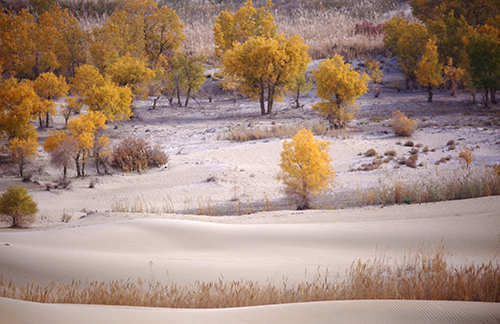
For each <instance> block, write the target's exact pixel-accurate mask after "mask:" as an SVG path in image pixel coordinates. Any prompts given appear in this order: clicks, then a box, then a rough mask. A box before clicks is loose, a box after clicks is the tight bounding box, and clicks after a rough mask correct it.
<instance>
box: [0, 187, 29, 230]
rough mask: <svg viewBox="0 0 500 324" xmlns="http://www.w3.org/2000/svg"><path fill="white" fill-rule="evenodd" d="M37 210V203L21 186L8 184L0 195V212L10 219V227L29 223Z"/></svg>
mask: <svg viewBox="0 0 500 324" xmlns="http://www.w3.org/2000/svg"><path fill="white" fill-rule="evenodd" d="M37 212H38V207H37V203H36V202H35V201H33V198H32V197H31V196H30V195H29V194H28V191H27V190H26V188H24V187H23V186H19V185H13V186H10V187H9V188H8V189H7V190H6V191H5V192H4V193H3V194H2V196H0V214H3V215H6V216H7V217H10V218H11V219H12V227H22V226H27V225H30V224H31V223H33V222H34V221H35V214H36V213H37Z"/></svg>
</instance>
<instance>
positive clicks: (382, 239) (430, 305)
mask: <svg viewBox="0 0 500 324" xmlns="http://www.w3.org/2000/svg"><path fill="white" fill-rule="evenodd" d="M386 68H387V69H388V70H387V71H386V74H387V78H386V80H387V81H388V82H389V84H388V85H386V86H385V87H384V88H383V92H382V95H381V97H380V98H373V95H372V94H366V95H365V96H364V97H363V98H362V99H361V100H360V101H359V103H360V105H361V111H360V114H359V115H358V117H357V119H356V120H355V121H353V123H352V126H353V127H352V128H350V129H349V130H348V131H347V132H345V133H341V134H339V135H338V136H324V137H323V138H324V139H327V140H329V141H330V142H331V146H330V155H331V157H332V160H333V167H334V169H335V170H336V172H337V180H336V186H335V187H334V189H333V192H332V195H338V196H341V197H346V199H347V198H351V199H352V198H353V197H350V195H353V194H352V193H353V192H355V190H356V189H360V188H366V187H370V186H377V185H381V184H388V183H391V182H393V181H396V180H398V179H423V178H426V177H435V178H439V177H448V178H449V177H453V175H454V173H456V172H464V171H463V169H461V168H460V165H459V161H458V154H459V152H460V150H461V147H462V145H463V144H465V145H467V146H468V147H469V148H474V153H475V161H474V166H475V167H483V166H488V165H493V164H495V163H497V162H498V161H499V160H500V131H499V128H498V126H495V118H498V117H497V116H498V115H497V114H498V112H497V110H495V109H492V110H489V111H485V110H483V109H481V108H479V106H478V105H471V104H470V97H469V96H468V95H467V94H460V95H459V96H458V97H451V96H449V95H448V92H447V91H446V90H442V91H439V92H438V93H436V95H435V102H434V103H432V104H429V103H427V102H426V93H425V92H422V91H415V92H401V93H397V92H396V91H395V90H394V89H393V88H392V87H391V86H390V84H391V82H392V81H393V80H394V78H396V77H397V73H394V72H392V70H391V69H394V70H396V67H394V65H391V64H389V63H387V66H386ZM391 78H392V79H391ZM317 100H318V99H317V98H316V97H315V96H314V92H313V91H312V92H310V93H308V94H306V95H305V96H304V99H303V103H304V107H302V108H299V109H294V108H291V103H290V100H288V101H285V102H283V103H280V104H278V105H277V109H276V112H277V113H276V114H275V115H271V116H264V117H262V116H260V115H259V108H258V105H257V104H256V103H254V102H250V101H248V100H239V101H237V102H236V103H233V102H232V100H230V99H227V98H224V97H218V98H216V100H215V101H214V102H212V103H209V102H208V101H207V100H206V99H205V98H204V97H203V96H200V98H199V100H198V102H199V103H195V102H192V103H191V105H190V107H187V108H184V107H182V108H179V107H170V106H167V103H166V101H161V102H160V107H159V109H158V110H156V111H152V110H150V109H149V108H150V107H151V102H150V101H148V102H141V103H138V104H137V108H136V118H134V119H133V120H131V121H129V122H123V123H117V124H111V125H109V130H108V135H109V136H110V137H111V138H112V141H113V143H114V144H116V143H118V142H119V141H120V140H121V139H122V138H124V137H126V136H129V135H130V136H139V137H142V138H145V139H147V140H150V141H151V142H153V143H158V144H160V145H161V147H162V148H163V149H164V150H165V152H167V153H168V154H169V155H170V159H169V162H168V164H167V165H166V166H164V167H162V168H160V169H154V170H149V171H148V172H147V173H144V174H141V175H139V174H136V173H134V174H124V173H121V172H118V171H113V174H112V175H106V176H97V175H96V174H95V171H94V168H93V166H91V165H90V166H88V167H87V170H88V176H87V177H85V178H83V179H76V178H72V179H71V181H72V183H71V185H70V187H69V189H52V190H50V191H47V190H46V189H45V185H46V184H47V183H53V182H55V181H57V180H58V178H60V177H61V172H60V170H56V169H54V168H52V167H51V166H50V165H49V164H48V158H47V156H46V155H45V154H44V153H43V152H40V153H41V156H40V157H39V159H38V164H39V165H44V167H43V168H38V167H35V166H31V170H37V171H36V172H34V175H33V177H32V180H33V181H35V182H36V183H24V184H25V185H27V186H28V187H29V188H30V194H31V195H32V196H33V198H34V199H35V200H36V201H37V203H38V206H39V209H40V212H39V214H38V215H39V219H38V220H37V221H36V222H35V224H33V226H32V228H31V229H9V228H7V226H8V223H6V222H5V223H3V225H4V228H2V229H1V232H0V273H1V274H2V276H3V280H4V281H5V280H13V281H14V282H17V283H21V282H23V281H25V280H31V278H34V279H35V281H36V282H37V283H39V284H47V283H48V282H50V281H56V282H70V281H71V280H73V279H75V280H82V281H84V280H85V279H87V278H92V279H97V280H103V281H108V280H119V279H127V278H132V279H133V280H136V279H137V278H141V279H143V280H150V279H154V280H157V281H160V282H164V283H170V282H175V283H179V284H189V283H192V282H194V281H196V280H202V281H210V280H217V279H218V278H219V277H221V276H223V277H224V278H226V279H228V280H233V279H234V280H240V279H245V280H256V281H260V282H266V280H281V279H282V278H283V277H287V278H288V279H289V280H291V281H302V280H311V279H312V278H313V277H314V275H316V274H317V273H318V272H319V273H321V274H325V273H326V272H327V271H328V273H329V274H330V276H331V278H332V280H334V279H337V278H342V277H343V276H344V274H345V270H346V269H347V268H348V267H349V266H350V265H351V263H352V262H353V261H355V260H357V259H359V258H361V259H362V260H369V259H372V260H373V259H374V258H375V257H381V256H383V257H385V258H386V259H387V261H388V262H394V260H398V258H399V257H400V256H401V255H402V254H404V253H407V252H408V250H409V249H418V248H419V247H422V246H430V245H439V244H441V243H443V244H444V245H445V247H446V249H447V251H448V252H449V253H450V259H449V260H450V262H452V263H453V264H457V265H460V264H465V263H469V262H474V263H482V262H489V261H491V260H493V262H498V256H497V255H498V252H499V249H500V242H499V239H500V212H499V207H500V198H499V197H486V198H479V199H469V200H462V201H452V202H441V203H432V204H423V205H415V204H414V205H404V206H391V207H384V208H381V207H380V206H378V207H364V208H352V209H344V210H312V211H300V212H299V211H294V210H282V211H269V212H260V213H257V214H251V215H244V216H223V217H209V216H195V215H189V214H184V213H183V212H185V211H186V210H188V209H192V208H198V207H206V206H209V205H222V204H233V205H236V204H246V203H252V202H258V203H261V204H264V205H265V204H266V202H269V204H271V205H274V206H275V205H277V204H278V203H281V202H282V201H283V194H282V193H281V185H280V183H279V182H277V181H276V179H275V176H276V174H277V172H278V163H279V158H280V152H281V148H282V143H283V140H282V139H268V140H260V141H252V142H246V143H235V142H230V141H228V140H226V139H224V136H225V134H227V132H228V131H229V130H230V129H234V128H236V127H238V126H247V127H257V126H271V125H273V124H297V123H318V122H320V121H321V118H320V117H318V116H317V114H316V113H315V112H314V111H313V110H312V109H311V104H312V103H314V102H315V101H317ZM396 109H401V110H403V111H404V112H405V113H407V114H409V115H412V116H413V118H415V119H416V120H418V122H419V125H420V128H419V130H417V132H416V133H415V134H414V135H413V136H412V137H411V138H410V139H411V140H412V141H414V142H415V144H417V143H421V144H422V145H423V146H422V148H423V147H425V146H428V148H429V149H436V150H435V151H434V152H428V153H419V160H418V162H422V163H423V166H421V167H418V168H416V169H413V168H409V167H406V166H401V167H399V168H395V166H396V164H397V163H395V162H390V163H388V164H384V165H383V166H382V168H380V169H377V170H373V171H356V172H351V171H350V170H351V169H356V168H357V167H359V166H361V165H362V164H363V163H366V162H370V161H372V160H373V158H368V157H365V156H363V155H359V153H364V152H366V151H367V150H368V149H370V148H373V149H375V150H376V151H377V152H379V153H381V154H383V153H384V152H385V151H388V150H395V151H396V152H397V156H398V157H403V156H406V157H407V156H409V153H408V151H409V149H410V148H409V147H405V146H403V145H399V144H398V143H404V142H405V141H406V140H408V139H405V138H400V137H396V136H394V134H393V132H392V130H391V128H390V126H389V123H390V120H389V117H390V116H391V114H392V111H394V110H396ZM371 116H380V117H384V118H385V119H384V120H382V121H380V122H377V121H373V120H370V119H369V118H370V117H371ZM54 124H55V125H56V127H61V126H62V120H61V118H60V117H56V118H55V119H54ZM44 136H46V133H45V132H42V133H41V138H42V139H43V137H44ZM449 140H454V141H455V142H459V143H460V144H459V145H457V148H456V149H455V150H449V149H448V146H447V145H446V144H447V142H448V141H449ZM422 148H421V150H422ZM449 155H450V156H451V159H450V161H448V162H447V163H444V164H440V165H439V166H437V165H435V162H436V161H438V160H440V159H441V158H442V157H446V156H449ZM10 172H12V170H10V169H8V168H4V169H3V170H2V177H1V178H0V189H2V190H3V189H5V188H7V187H8V186H9V185H10V184H12V183H19V182H20V180H18V179H16V178H15V177H13V176H10V175H9V174H10ZM73 173H74V170H70V174H73ZM207 180H213V181H207ZM90 182H94V183H95V188H89V184H90ZM37 183H38V184H37ZM342 195H344V196H342ZM137 201H142V202H143V204H147V206H148V208H149V210H150V211H151V210H152V209H154V210H152V211H153V212H152V213H132V212H126V213H116V212H113V211H112V210H113V206H114V205H116V204H117V203H124V204H128V205H130V206H134V205H135V206H137V204H138V203H137ZM340 204H342V202H340V203H339V205H336V206H334V207H337V208H339V207H340ZM166 211H169V213H166ZM63 215H66V216H70V217H71V219H70V221H69V222H68V223H63V222H61V218H62V216H63ZM471 289H473V287H471ZM0 314H2V315H1V317H2V319H1V320H0V322H1V323H6V324H10V323H28V322H37V323H136V322H148V323H160V322H162V323H163V322H165V321H166V319H168V321H169V322H171V323H188V322H189V323H235V322H238V323H262V322H266V323H305V322H314V323H327V322H328V323H331V322H335V321H336V322H338V323H361V322H366V321H368V322H370V323H403V322H404V323H495V322H499V321H500V307H499V305H498V304H485V303H461V302H415V301H353V302H327V303H307V304H294V305H282V306H266V307H252V308H244V309H229V310H169V309H162V310H158V309H147V308H132V307H103V306H79V305H40V304H31V303H26V302H19V301H13V300H6V299H0Z"/></svg>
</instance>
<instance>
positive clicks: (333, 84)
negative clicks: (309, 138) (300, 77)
mask: <svg viewBox="0 0 500 324" xmlns="http://www.w3.org/2000/svg"><path fill="white" fill-rule="evenodd" d="M313 76H314V77H315V78H316V82H317V83H318V87H317V90H316V93H317V95H318V97H320V98H321V99H323V101H321V102H318V103H317V104H315V105H313V109H314V110H316V111H317V112H318V113H319V114H320V115H322V116H324V117H325V118H326V119H327V120H328V121H329V122H330V124H331V125H333V126H335V128H343V127H345V125H346V123H347V122H348V121H350V120H351V119H352V118H353V117H354V112H356V111H357V109H358V106H357V105H356V99H357V98H358V97H360V96H362V95H363V94H365V93H366V91H368V88H367V84H368V80H369V79H370V78H369V77H368V75H366V74H365V73H364V74H363V75H361V76H360V75H359V73H358V72H356V71H354V70H352V69H351V68H350V65H349V64H347V63H344V60H343V59H342V56H340V55H335V56H334V57H333V58H331V59H325V60H323V61H321V63H320V64H319V66H318V67H317V68H316V69H315V70H314V71H313Z"/></svg>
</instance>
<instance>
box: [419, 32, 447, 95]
mask: <svg viewBox="0 0 500 324" xmlns="http://www.w3.org/2000/svg"><path fill="white" fill-rule="evenodd" d="M442 70H443V65H442V64H440V63H439V61H438V52H437V46H436V42H435V41H433V40H431V39H429V41H428V42H427V45H425V52H424V55H423V56H422V58H421V59H420V61H419V62H418V65H417V69H416V70H415V75H416V76H417V81H418V83H419V84H420V85H421V86H422V87H426V88H427V92H428V94H429V96H428V98H427V101H428V102H432V97H433V95H434V92H433V87H434V86H440V85H441V84H443V82H444V80H443V75H442V74H441V72H442Z"/></svg>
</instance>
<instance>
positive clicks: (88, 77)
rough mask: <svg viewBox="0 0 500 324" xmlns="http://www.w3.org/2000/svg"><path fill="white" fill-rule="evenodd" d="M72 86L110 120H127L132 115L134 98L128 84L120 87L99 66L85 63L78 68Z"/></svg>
mask: <svg viewBox="0 0 500 324" xmlns="http://www.w3.org/2000/svg"><path fill="white" fill-rule="evenodd" d="M71 88H72V90H73V92H75V93H76V94H77V95H78V96H80V97H81V98H82V102H83V103H84V104H86V105H87V106H88V107H89V110H92V111H101V112H102V113H103V114H104V115H105V116H106V117H107V119H108V121H119V120H126V119H129V118H130V117H131V116H132V110H131V109H130V106H131V104H132V100H133V94H132V91H131V90H130V88H129V87H128V86H123V87H120V86H118V85H117V84H116V83H114V82H113V81H112V80H111V79H110V78H109V76H108V77H107V78H105V77H103V76H102V75H101V74H100V73H99V70H98V69H97V68H95V67H94V66H92V65H89V64H84V65H82V66H80V67H79V68H77V70H76V74H75V77H74V78H73V79H72V80H71Z"/></svg>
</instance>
